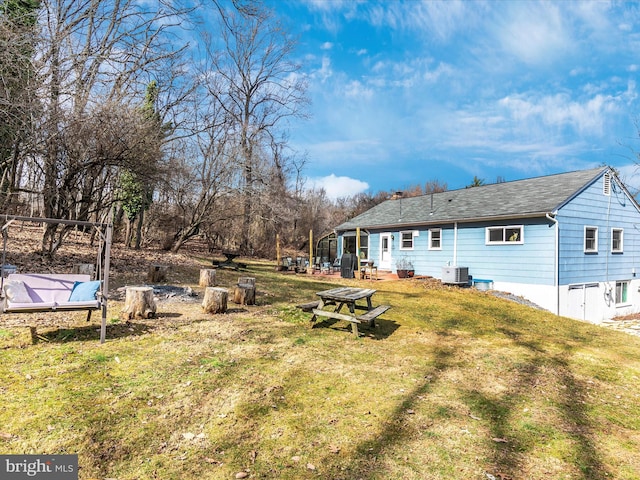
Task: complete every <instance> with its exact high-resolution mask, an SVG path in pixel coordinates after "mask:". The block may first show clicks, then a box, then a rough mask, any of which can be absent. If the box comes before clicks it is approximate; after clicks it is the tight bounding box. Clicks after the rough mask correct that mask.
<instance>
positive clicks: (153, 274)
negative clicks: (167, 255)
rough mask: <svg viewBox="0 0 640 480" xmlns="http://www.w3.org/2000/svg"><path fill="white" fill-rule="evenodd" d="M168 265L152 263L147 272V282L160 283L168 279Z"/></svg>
mask: <svg viewBox="0 0 640 480" xmlns="http://www.w3.org/2000/svg"><path fill="white" fill-rule="evenodd" d="M168 271H169V266H168V265H151V266H150V267H149V271H148V272H147V282H149V283H158V282H164V281H165V280H166V279H167V272H168Z"/></svg>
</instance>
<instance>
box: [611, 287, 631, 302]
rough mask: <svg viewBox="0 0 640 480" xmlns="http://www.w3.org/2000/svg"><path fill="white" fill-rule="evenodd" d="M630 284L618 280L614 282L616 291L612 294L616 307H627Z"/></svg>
mask: <svg viewBox="0 0 640 480" xmlns="http://www.w3.org/2000/svg"><path fill="white" fill-rule="evenodd" d="M630 284H631V282H629V280H618V281H617V282H616V289H615V292H614V299H615V302H616V307H621V306H624V305H629V285H630ZM623 297H625V298H623Z"/></svg>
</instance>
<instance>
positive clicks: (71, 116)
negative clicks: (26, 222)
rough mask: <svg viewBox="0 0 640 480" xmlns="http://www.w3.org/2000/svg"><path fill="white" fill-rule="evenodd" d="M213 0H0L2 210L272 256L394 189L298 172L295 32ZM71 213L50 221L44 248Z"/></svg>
mask: <svg viewBox="0 0 640 480" xmlns="http://www.w3.org/2000/svg"><path fill="white" fill-rule="evenodd" d="M208 1H209V4H207V5H206V7H207V8H199V9H196V8H194V7H189V6H186V5H184V6H183V5H181V4H180V3H179V2H171V1H165V0H156V1H155V2H137V1H135V0H119V1H115V0H0V80H1V83H0V207H1V209H0V211H2V212H5V213H7V214H20V215H28V216H42V217H47V218H59V219H68V220H83V221H104V220H106V219H107V218H109V216H110V215H111V214H112V213H114V215H115V216H114V218H115V222H114V223H115V226H116V233H117V237H116V238H117V239H118V241H122V242H123V243H124V244H125V245H126V246H128V247H131V248H140V247H142V246H144V245H157V246H160V247H162V248H165V249H170V250H173V251H178V250H179V249H180V248H181V247H182V246H183V245H184V244H185V243H186V242H188V241H189V240H190V239H192V238H194V237H200V238H204V239H206V241H207V243H208V245H209V247H210V248H211V249H212V250H214V249H221V250H222V249H227V250H236V251H239V252H241V253H244V254H252V255H260V256H266V257H271V256H273V255H274V246H273V245H274V239H275V237H276V234H279V235H280V238H281V239H282V241H283V242H284V244H285V245H288V246H290V247H292V248H294V249H306V248H307V247H308V245H307V244H306V243H307V241H308V240H307V239H308V233H309V230H310V229H313V230H314V232H316V235H319V234H321V233H324V232H326V231H328V230H330V228H332V227H333V226H335V225H337V224H338V223H340V222H342V221H343V220H345V219H346V218H348V217H350V216H352V215H354V214H357V213H359V212H361V211H363V210H365V209H367V208H370V207H371V206H372V205H375V204H376V203H378V202H380V201H382V200H384V199H385V198H386V197H387V196H388V194H387V193H385V192H381V193H379V194H376V195H367V194H360V195H357V196H354V197H350V198H345V199H341V200H339V201H338V202H332V201H330V200H329V199H328V198H327V197H326V195H325V193H324V191H322V190H309V189H306V188H305V185H304V181H303V178H304V167H305V163H306V159H305V157H304V155H302V154H300V153H298V152H293V151H292V150H291V149H290V147H289V145H288V143H287V135H286V131H287V126H288V124H289V122H292V121H301V120H303V119H304V116H305V115H306V106H307V102H308V100H307V96H306V83H305V77H304V75H302V73H301V65H300V64H299V63H296V61H295V58H296V57H295V55H294V49H295V39H294V38H292V37H291V36H290V35H289V33H288V32H287V31H286V29H284V28H283V26H282V25H281V24H280V23H279V22H278V19H277V18H275V17H274V16H273V14H272V12H271V11H269V10H268V9H267V8H265V7H264V6H262V5H261V4H259V3H257V2H255V1H251V2H243V1H241V0H230V1H225V0H208ZM203 15H207V16H208V17H207V18H203ZM418 188H419V187H418ZM426 189H427V190H428V189H429V186H428V185H427V186H426ZM445 189H446V186H445ZM69 228H72V227H69V226H66V225H61V224H59V225H56V224H50V225H48V226H47V229H46V231H45V232H44V233H43V238H42V252H43V254H46V255H49V256H52V255H54V254H55V252H56V251H57V249H58V248H59V247H60V245H61V244H62V242H63V241H64V239H65V237H66V235H67V234H68V233H69Z"/></svg>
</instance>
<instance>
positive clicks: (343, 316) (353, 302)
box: [298, 287, 391, 336]
mask: <svg viewBox="0 0 640 480" xmlns="http://www.w3.org/2000/svg"><path fill="white" fill-rule="evenodd" d="M374 293H376V290H374V289H371V288H355V287H338V288H332V289H331V290H324V291H322V292H318V293H316V295H317V296H318V297H320V300H316V301H315V302H309V303H305V304H303V305H298V308H301V309H302V310H303V311H307V312H312V313H313V317H312V318H311V322H312V323H313V322H315V321H316V320H317V318H318V317H326V318H332V319H334V320H346V321H347V322H350V323H351V329H352V331H353V333H354V334H355V335H356V336H358V324H360V323H366V324H368V325H369V326H370V327H375V319H376V318H378V317H379V316H380V315H382V314H383V313H384V312H386V311H387V310H389V308H391V307H390V306H388V305H380V306H378V307H375V308H374V307H373V305H372V302H371V297H373V294H374ZM358 301H364V302H365V303H366V304H358V303H357V302H358ZM345 305H346V306H347V308H348V310H349V313H340V310H342V307H344V306H345ZM327 306H334V308H333V310H325V309H324V308H325V307H327ZM356 310H365V311H366V312H365V313H364V314H357V313H356Z"/></svg>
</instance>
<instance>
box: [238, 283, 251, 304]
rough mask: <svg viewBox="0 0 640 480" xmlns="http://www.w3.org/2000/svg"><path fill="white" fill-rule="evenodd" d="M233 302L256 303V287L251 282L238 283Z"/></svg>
mask: <svg viewBox="0 0 640 480" xmlns="http://www.w3.org/2000/svg"><path fill="white" fill-rule="evenodd" d="M233 302H234V303H237V304H239V305H255V304H256V287H254V286H253V285H250V284H238V285H236V288H235V289H234V291H233Z"/></svg>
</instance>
